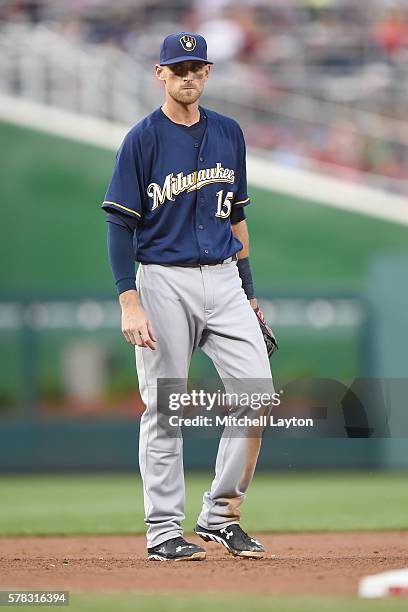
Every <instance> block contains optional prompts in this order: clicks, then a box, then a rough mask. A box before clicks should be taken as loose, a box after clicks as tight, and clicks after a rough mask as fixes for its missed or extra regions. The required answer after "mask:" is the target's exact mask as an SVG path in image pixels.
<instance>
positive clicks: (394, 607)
mask: <svg viewBox="0 0 408 612" xmlns="http://www.w3.org/2000/svg"><path fill="white" fill-rule="evenodd" d="M406 606H407V604H406V601H403V600H402V601H398V600H393V601H390V600H385V601H381V600H374V601H370V600H358V599H356V598H354V597H337V598H334V597H287V596H282V597H273V598H272V597H269V596H266V595H258V596H257V597H256V598H255V597H254V596H253V595H251V596H250V595H246V596H242V595H240V596H239V597H238V596H235V597H234V596H231V595H219V594H208V595H202V596H200V595H197V594H194V595H178V596H177V595H174V593H171V594H169V595H148V594H140V593H128V594H126V595H104V596H103V597H102V596H100V595H97V594H95V595H93V594H86V595H85V594H84V595H72V596H71V599H70V605H69V610H72V611H75V612H114V611H116V610H117V611H118V612H119V611H120V612H135V611H137V612H152V611H153V610H157V611H159V610H160V611H161V610H163V611H165V612H191V611H192V610H194V612H205V611H208V610H209V609H213V610H242V612H316V611H317V610H321V611H322V612H400V611H401V612H402V611H403V610H406V609H407V608H406ZM49 609H52V610H57V609H58V608H56V607H54V606H49V607H48V606H47V610H49ZM19 610H32V608H28V607H27V606H19Z"/></svg>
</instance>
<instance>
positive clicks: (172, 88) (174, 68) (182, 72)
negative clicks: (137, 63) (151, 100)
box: [156, 60, 211, 104]
mask: <svg viewBox="0 0 408 612" xmlns="http://www.w3.org/2000/svg"><path fill="white" fill-rule="evenodd" d="M210 69H211V65H210V64H206V63H205V62H199V61H193V60H186V61H184V62H179V63H178V64H170V65H169V66H160V64H156V76H157V78H158V79H160V81H164V83H165V87H166V91H167V92H168V94H169V95H170V96H171V97H172V98H173V100H175V101H176V102H180V103H181V104H194V102H196V101H197V100H198V99H199V97H200V96H201V94H202V92H203V89H204V84H205V82H206V80H207V79H208V75H209V74H210Z"/></svg>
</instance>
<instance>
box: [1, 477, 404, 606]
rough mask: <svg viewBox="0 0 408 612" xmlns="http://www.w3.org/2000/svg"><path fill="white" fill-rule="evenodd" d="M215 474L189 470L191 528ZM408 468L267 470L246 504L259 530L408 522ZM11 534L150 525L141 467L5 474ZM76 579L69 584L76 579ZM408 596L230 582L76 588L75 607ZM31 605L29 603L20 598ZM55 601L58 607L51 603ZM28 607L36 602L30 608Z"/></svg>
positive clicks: (336, 601)
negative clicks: (285, 591) (241, 588)
mask: <svg viewBox="0 0 408 612" xmlns="http://www.w3.org/2000/svg"><path fill="white" fill-rule="evenodd" d="M210 477H211V476H210V474H194V475H192V474H190V475H188V476H187V480H186V484H187V509H186V514H187V518H186V521H185V527H186V530H187V531H191V530H192V527H193V524H194V522H195V518H196V516H197V513H198V511H199V508H200V503H201V495H202V492H203V490H204V489H205V488H206V487H207V485H208V483H209V480H210ZM406 478H407V475H406V474H404V473H401V474H396V473H393V474H385V473H384V474H379V473H326V474H324V473H323V474H322V473H299V472H297V473H293V474H287V473H286V474H283V473H281V474H270V475H267V474H259V475H257V476H256V477H255V480H254V482H253V485H252V489H251V494H250V495H249V496H248V500H247V501H246V502H245V505H244V507H243V521H242V523H243V526H244V527H245V528H247V529H248V530H249V531H252V530H256V531H258V532H259V531H265V532H275V533H279V532H290V531H292V532H296V531H325V530H330V531H333V530H337V531H338V530H356V531H357V530H359V531H361V530H380V529H381V530H387V529H399V530H406V529H408V515H407V512H406V508H407V507H408V487H407V486H406ZM0 490H1V492H2V503H1V505H0V534H1V535H3V536H4V535H21V536H23V535H27V534H38V535H39V534H42V535H49V536H51V535H55V534H62V535H70V534H134V533H142V532H144V523H143V510H142V492H141V485H140V481H139V479H138V477H137V476H136V475H131V474H103V475H91V474H83V475H52V476H51V475H33V476H27V475H26V476H17V475H15V476H11V475H10V476H2V477H0ZM67 588H68V587H67ZM406 606H407V603H406V600H397V599H394V600H389V599H386V600H373V601H371V600H360V599H358V598H357V596H355V597H349V596H347V597H346V596H333V597H330V596H325V595H324V596H323V595H322V596H302V597H301V596H287V595H284V596H270V595H266V594H263V593H259V594H257V595H255V596H254V595H253V594H252V595H251V594H245V593H242V594H240V595H238V594H237V595H230V594H226V593H220V592H208V593H207V592H205V593H202V594H199V593H188V592H183V593H181V592H172V593H168V594H166V593H161V594H151V593H144V592H127V593H105V594H103V595H101V594H98V593H93V592H89V593H82V594H80V593H75V592H74V593H71V595H70V606H69V609H70V610H73V611H75V612H91V611H92V612H93V611H95V612H111V611H115V612H116V611H120V612H128V611H129V612H130V611H132V612H133V611H134V610H137V611H140V612H156V611H158V612H159V611H160V612H161V611H164V612H187V611H190V610H194V611H195V612H207V611H208V609H209V608H213V609H217V610H221V609H240V610H243V611H251V612H267V611H276V612H299V611H302V612H315V611H316V610H317V609H320V610H322V611H325V612H400V611H401V612H402V611H403V610H406V609H407V608H406ZM19 607H20V608H21V609H23V610H25V609H26V606H19ZM51 609H56V608H54V607H51ZM27 610H28V608H27Z"/></svg>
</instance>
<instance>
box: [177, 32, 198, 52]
mask: <svg viewBox="0 0 408 612" xmlns="http://www.w3.org/2000/svg"><path fill="white" fill-rule="evenodd" d="M180 43H181V46H182V47H183V49H184V51H194V49H195V47H196V44H197V42H196V39H195V38H194V36H187V35H186V34H184V36H182V37H181V38H180Z"/></svg>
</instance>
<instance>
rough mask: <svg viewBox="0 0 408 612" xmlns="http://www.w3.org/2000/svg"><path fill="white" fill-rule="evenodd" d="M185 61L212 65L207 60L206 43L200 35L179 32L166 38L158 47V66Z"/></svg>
mask: <svg viewBox="0 0 408 612" xmlns="http://www.w3.org/2000/svg"><path fill="white" fill-rule="evenodd" d="M186 60H196V61H199V62H205V63H206V64H212V63H213V62H209V61H208V59H207V43H206V41H205V38H204V37H203V36H200V34H192V33H191V32H179V33H178V34H170V35H169V36H166V38H165V39H164V40H163V42H162V44H161V46H160V64H161V65H162V66H166V65H167V64H177V62H184V61H186Z"/></svg>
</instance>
